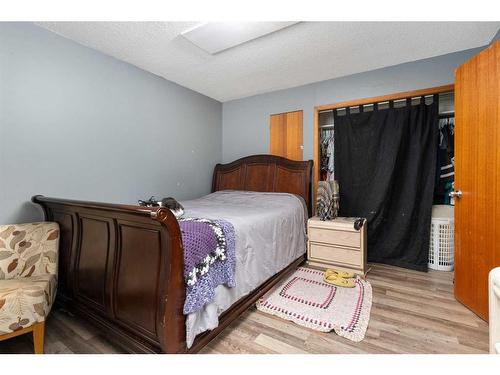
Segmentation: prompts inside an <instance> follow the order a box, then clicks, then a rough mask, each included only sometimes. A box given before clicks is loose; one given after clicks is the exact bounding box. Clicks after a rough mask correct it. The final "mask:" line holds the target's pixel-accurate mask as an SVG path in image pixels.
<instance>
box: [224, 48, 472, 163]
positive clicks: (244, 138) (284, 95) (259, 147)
mask: <svg viewBox="0 0 500 375" xmlns="http://www.w3.org/2000/svg"><path fill="white" fill-rule="evenodd" d="M480 50H481V48H477V49H471V50H467V51H461V52H456V53H452V54H448V55H443V56H439V57H435V58H431V59H425V60H419V61H414V62H410V63H405V64H400V65H395V66H391V67H388V68H383V69H378V70H373V71H369V72H365V73H359V74H354V75H351V76H347V77H342V78H336V79H332V80H328V81H322V82H318V83H314V84H310V85H305V86H300V87H296V88H291V89H287V90H280V91H275V92H272V93H267V94H262V95H256V96H252V97H249V98H244V99H239V100H233V101H229V102H225V103H223V105H222V140H223V141H222V147H223V160H224V162H228V161H231V160H234V159H236V158H239V157H241V156H245V155H250V154H257V153H264V154H265V153H268V152H269V115H270V114H272V113H282V112H288V111H294V110H300V109H302V110H303V111H304V159H312V157H313V113H314V112H313V111H314V107H315V106H317V105H322V104H331V103H335V102H340V101H344V100H351V99H360V98H366V97H371V96H378V95H385V94H391V93H396V92H402V91H408V90H416V89H422V88H427V87H433V86H441V85H446V84H449V83H453V81H454V70H455V68H456V67H457V66H458V65H460V64H462V63H463V62H464V61H465V60H467V59H469V58H470V57H471V56H473V55H474V54H476V53H478V52H479V51H480Z"/></svg>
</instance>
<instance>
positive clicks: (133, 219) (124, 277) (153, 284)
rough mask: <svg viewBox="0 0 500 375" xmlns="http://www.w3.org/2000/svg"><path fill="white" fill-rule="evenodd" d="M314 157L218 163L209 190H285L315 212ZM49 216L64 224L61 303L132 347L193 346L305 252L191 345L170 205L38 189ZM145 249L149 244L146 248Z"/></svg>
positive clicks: (183, 349)
mask: <svg viewBox="0 0 500 375" xmlns="http://www.w3.org/2000/svg"><path fill="white" fill-rule="evenodd" d="M311 179H312V161H292V160H288V159H285V158H281V157H278V156H271V155H254V156H248V157H245V158H242V159H239V160H236V161H234V162H232V163H229V164H217V165H216V166H215V169H214V174H213V183H212V191H213V192H215V191H220V190H230V189H232V190H248V191H262V192H286V193H293V194H297V195H299V196H301V197H302V198H303V199H304V200H305V202H306V205H307V209H308V214H309V216H311V213H312V202H311V186H312V185H311ZM32 201H33V202H34V203H38V204H40V205H41V206H42V207H43V210H44V213H45V218H46V220H47V221H55V222H57V223H59V225H60V229H61V241H60V250H59V254H60V258H59V285H58V295H57V301H58V304H59V305H60V306H61V307H63V308H65V309H66V310H69V311H71V312H73V313H75V314H77V315H80V316H82V317H83V318H85V319H87V320H88V321H89V322H91V323H92V324H94V325H96V326H98V327H99V328H100V329H101V330H102V332H103V334H104V335H105V336H106V337H109V339H110V340H112V341H114V342H116V343H117V344H119V345H120V346H122V347H123V348H124V349H126V350H127V351H129V352H134V353H195V352H198V351H199V350H200V349H201V348H203V347H204V346H205V345H206V344H207V343H208V342H210V340H212V339H213V338H214V337H215V336H217V335H218V334H219V333H220V332H221V331H222V330H223V329H224V328H225V327H227V326H228V325H229V324H230V323H231V322H232V321H233V320H235V319H236V318H237V317H238V316H239V315H240V314H241V313H242V312H244V311H245V310H246V309H247V308H248V307H250V306H251V305H252V304H253V303H255V302H256V301H257V299H258V298H260V297H261V296H262V295H263V294H264V293H266V292H267V291H268V290H269V289H270V288H271V287H272V286H273V285H275V284H276V283H277V282H278V281H279V280H280V279H281V278H282V277H283V276H285V275H286V274H287V273H288V272H289V271H290V270H292V269H294V268H295V267H297V266H298V265H299V264H300V263H301V262H302V261H303V260H304V256H302V257H301V258H299V259H297V260H295V261H294V262H293V263H291V264H290V265H288V267H286V268H285V269H283V270H282V271H281V272H279V273H277V274H276V275H274V276H272V277H271V278H269V279H268V280H267V281H265V282H264V283H263V284H262V285H260V286H259V287H258V288H256V289H255V290H254V291H253V292H251V293H250V294H249V295H247V296H245V297H243V298H241V299H240V300H238V301H237V302H236V303H234V304H233V305H232V306H231V307H230V308H229V309H228V310H226V311H225V312H224V313H223V314H222V315H221V316H220V317H219V325H218V327H217V328H215V329H214V330H212V331H207V332H205V333H202V334H200V335H198V336H197V337H196V339H195V341H194V343H193V345H192V346H191V348H189V349H188V348H187V346H186V324H185V315H183V304H184V300H185V293H186V290H185V283H184V276H183V247H182V240H181V232H180V228H179V224H178V221H177V220H176V218H175V217H174V215H173V214H172V213H171V211H170V210H169V209H166V208H163V207H152V208H147V207H140V206H131V205H119V204H106V203H95V202H83V201H75V200H65V199H57V198H48V197H44V196H41V195H36V196H34V197H33V198H32ZM144 249H147V251H144Z"/></svg>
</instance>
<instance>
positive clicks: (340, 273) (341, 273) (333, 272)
mask: <svg viewBox="0 0 500 375" xmlns="http://www.w3.org/2000/svg"><path fill="white" fill-rule="evenodd" d="M330 275H337V276H339V277H343V278H344V279H350V278H352V277H354V273H353V272H347V271H338V270H335V269H333V268H328V269H327V270H326V271H325V276H330Z"/></svg>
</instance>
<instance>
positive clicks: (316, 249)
mask: <svg viewBox="0 0 500 375" xmlns="http://www.w3.org/2000/svg"><path fill="white" fill-rule="evenodd" d="M309 258H310V259H311V260H318V261H323V262H329V263H342V264H346V265H355V266H357V267H359V265H360V264H361V263H362V253H361V251H359V249H345V248H341V247H336V246H326V245H322V244H318V243H314V242H310V243H309Z"/></svg>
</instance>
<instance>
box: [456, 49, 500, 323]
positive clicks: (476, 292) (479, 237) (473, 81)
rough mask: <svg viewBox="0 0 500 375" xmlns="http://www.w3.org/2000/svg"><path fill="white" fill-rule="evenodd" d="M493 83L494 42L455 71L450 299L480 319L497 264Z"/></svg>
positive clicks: (499, 188)
mask: <svg viewBox="0 0 500 375" xmlns="http://www.w3.org/2000/svg"><path fill="white" fill-rule="evenodd" d="M499 83H500V42H496V43H495V44H494V45H492V46H490V47H489V48H487V49H486V50H484V51H482V52H480V53H479V54H478V55H476V56H475V57H473V58H472V59H471V60H469V61H467V62H466V63H464V64H463V65H462V66H460V67H459V68H458V69H457V71H456V73H455V189H456V191H455V194H458V195H457V197H456V200H455V297H456V298H457V300H459V301H460V302H462V303H463V304H464V305H465V306H467V307H468V308H470V309H471V310H472V311H474V312H475V313H476V314H477V315H479V316H480V317H481V318H483V319H485V320H488V273H489V271H490V270H491V269H492V268H494V267H497V266H500V241H499V240H500V198H499V197H500V106H499V101H500V86H499ZM460 193H461V197H460Z"/></svg>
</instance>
